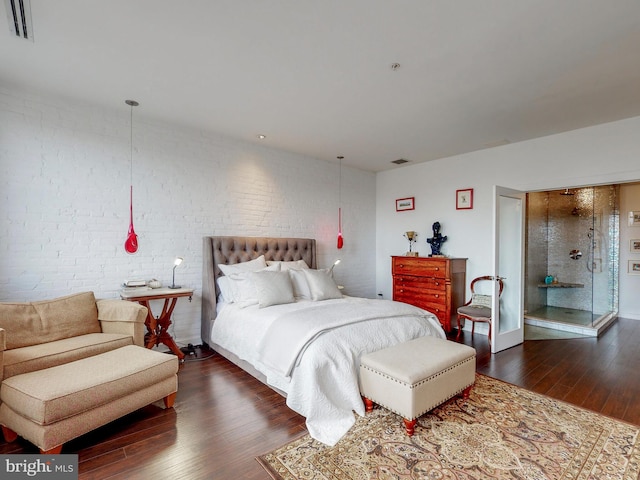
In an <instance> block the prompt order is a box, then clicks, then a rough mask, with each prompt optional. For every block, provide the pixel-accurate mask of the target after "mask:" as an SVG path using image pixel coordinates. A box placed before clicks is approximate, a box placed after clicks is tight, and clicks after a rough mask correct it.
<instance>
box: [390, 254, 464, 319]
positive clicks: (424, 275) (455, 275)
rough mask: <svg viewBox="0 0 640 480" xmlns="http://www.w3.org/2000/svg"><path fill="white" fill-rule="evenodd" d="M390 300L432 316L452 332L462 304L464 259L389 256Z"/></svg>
mask: <svg viewBox="0 0 640 480" xmlns="http://www.w3.org/2000/svg"><path fill="white" fill-rule="evenodd" d="M391 259H392V260H391V273H392V278H393V299H394V300H396V301H398V302H404V303H408V304H411V305H415V306H416V307H419V308H422V309H424V310H427V311H429V312H431V313H433V314H434V315H435V316H436V317H438V320H439V321H440V323H441V324H442V327H443V328H444V329H445V331H447V332H449V331H451V322H452V318H453V320H455V317H456V314H455V313H456V309H457V308H458V307H459V306H460V305H462V304H464V293H465V272H466V261H467V259H466V258H450V257H435V258H434V257H399V256H393V257H391Z"/></svg>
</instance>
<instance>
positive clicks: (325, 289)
mask: <svg viewBox="0 0 640 480" xmlns="http://www.w3.org/2000/svg"><path fill="white" fill-rule="evenodd" d="M203 249H204V251H203V262H204V264H203V282H202V285H203V287H202V326H201V333H202V340H203V343H205V344H207V345H209V346H210V347H211V348H213V349H214V350H215V351H217V352H218V353H219V354H221V355H222V356H224V357H225V358H227V359H228V360H230V361H231V362H233V363H234V364H236V365H238V366H240V367H241V368H242V369H243V370H245V371H247V372H248V373H249V374H251V375H253V376H254V377H256V378H257V379H258V380H260V381H261V382H263V383H265V384H267V385H269V386H270V387H271V388H272V389H274V390H276V391H277V392H278V393H280V394H281V395H283V396H285V397H286V402H287V405H288V406H289V407H290V408H291V409H292V410H294V411H296V412H298V413H300V414H301V415H303V416H304V417H306V424H307V429H308V430H309V434H310V435H311V436H312V437H313V438H315V439H317V440H319V441H321V442H323V443H325V444H327V445H334V444H335V443H336V442H337V441H338V440H339V439H340V438H341V437H342V436H343V435H344V434H345V433H346V432H347V431H348V430H349V428H350V427H351V426H352V425H353V423H354V422H355V417H354V412H355V413H356V414H358V415H364V405H363V402H362V399H361V397H360V392H359V388H358V368H359V361H360V357H361V356H362V355H363V354H365V353H369V352H372V351H376V350H379V349H381V348H385V347H387V346H391V345H395V344H398V343H402V342H405V341H408V340H411V339H413V338H418V337H421V336H426V335H431V336H437V337H439V338H443V339H444V338H446V336H445V333H444V331H443V330H442V327H441V326H440V323H439V321H438V319H437V317H436V316H435V315H433V314H431V313H429V312H427V311H425V310H422V309H419V308H417V307H413V306H410V305H408V304H404V303H399V302H393V301H390V300H377V299H365V298H357V297H349V296H343V295H342V294H341V292H339V291H338V290H337V287H336V286H335V283H334V282H333V280H332V278H331V276H330V274H329V273H328V272H327V270H326V269H317V264H316V242H315V240H314V239H305V238H268V237H235V236H208V237H204V239H203ZM263 262H264V263H263ZM305 267H308V268H305ZM222 270H225V272H226V275H225V274H224V273H223V271H222ZM238 272H240V273H238ZM245 272H247V273H245ZM225 276H226V277H227V278H226V279H223V277H225ZM247 279H251V283H250V284H249V283H246V282H247V281H248V280H247ZM305 280H306V281H305ZM243 282H244V283H243ZM278 282H283V283H278ZM230 283H233V284H235V285H236V287H235V290H233V292H234V294H233V295H231V294H229V285H228V284H230ZM285 284H286V285H285ZM221 285H222V287H223V288H222V290H221V288H220V287H221ZM237 285H241V286H242V288H240V289H239V288H238V287H237ZM247 285H250V287H251V288H250V289H247V291H249V290H250V291H251V292H253V294H254V295H255V292H256V291H257V292H258V294H257V296H256V297H255V298H254V296H250V297H251V298H245V297H242V296H241V295H240V296H239V295H238V291H239V290H243V289H244V286H247ZM277 285H282V288H280V287H278V288H276V286H277ZM289 289H290V291H289ZM275 290H277V292H278V293H276V294H274V293H273V291H275ZM284 290H287V292H286V293H285V294H283V293H280V292H282V291H284ZM243 291H244V290H243ZM265 292H267V293H265ZM336 292H337V293H336ZM274 295H275V297H278V298H279V297H281V296H282V295H285V297H286V299H285V300H282V299H280V300H278V301H275V303H273V302H274V300H273V298H274ZM225 297H226V299H225ZM231 297H234V298H233V300H232V301H229V298H231ZM265 299H266V300H265Z"/></svg>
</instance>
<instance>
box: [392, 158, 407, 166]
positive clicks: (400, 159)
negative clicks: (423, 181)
mask: <svg viewBox="0 0 640 480" xmlns="http://www.w3.org/2000/svg"><path fill="white" fill-rule="evenodd" d="M391 163H395V164H396V165H402V164H403V163H409V160H405V159H404V158H399V159H398V160H392V161H391Z"/></svg>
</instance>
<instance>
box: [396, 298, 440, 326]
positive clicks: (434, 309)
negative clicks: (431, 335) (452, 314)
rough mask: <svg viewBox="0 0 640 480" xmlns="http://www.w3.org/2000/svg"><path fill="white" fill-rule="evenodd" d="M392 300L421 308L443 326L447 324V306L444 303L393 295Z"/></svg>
mask: <svg viewBox="0 0 640 480" xmlns="http://www.w3.org/2000/svg"><path fill="white" fill-rule="evenodd" d="M394 300H395V301H397V302H403V303H409V304H411V305H414V306H416V307H418V308H422V309H424V310H426V311H428V312H431V313H433V314H434V315H435V316H436V317H438V320H439V321H440V323H442V324H443V325H444V324H446V323H448V318H447V304H446V302H433V301H430V300H429V298H425V297H416V296H413V295H409V294H404V293H398V294H397V295H396V294H395V293H394Z"/></svg>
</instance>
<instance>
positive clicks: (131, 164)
mask: <svg viewBox="0 0 640 480" xmlns="http://www.w3.org/2000/svg"><path fill="white" fill-rule="evenodd" d="M129 106H130V112H131V118H130V120H129V128H130V131H129V148H130V151H129V185H130V186H132V187H133V103H130V104H129Z"/></svg>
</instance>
